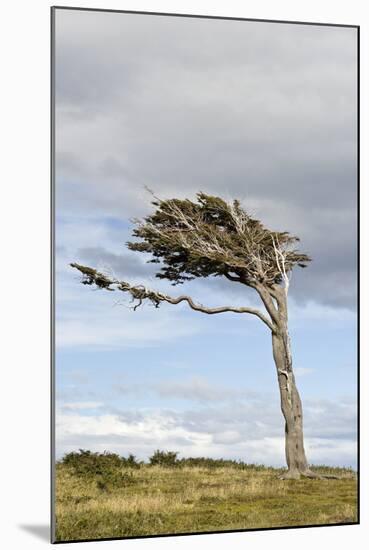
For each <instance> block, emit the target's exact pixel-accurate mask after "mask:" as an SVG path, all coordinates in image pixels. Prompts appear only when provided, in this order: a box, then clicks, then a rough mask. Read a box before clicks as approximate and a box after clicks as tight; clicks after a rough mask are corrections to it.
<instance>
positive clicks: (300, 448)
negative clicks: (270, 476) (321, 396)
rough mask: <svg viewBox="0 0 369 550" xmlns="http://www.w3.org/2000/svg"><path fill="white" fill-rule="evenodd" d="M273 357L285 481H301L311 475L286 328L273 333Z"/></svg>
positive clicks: (299, 400)
mask: <svg viewBox="0 0 369 550" xmlns="http://www.w3.org/2000/svg"><path fill="white" fill-rule="evenodd" d="M272 339H273V356H274V361H275V364H276V367H277V376H278V384H279V391H280V397H281V409H282V413H283V416H284V419H285V452H286V461H287V466H288V472H287V474H286V475H285V476H283V477H286V478H292V479H298V478H299V477H300V475H301V474H302V475H310V474H311V472H310V470H309V466H308V463H307V460H306V456H305V449H304V434H303V419H302V405H301V399H300V396H299V393H298V391H297V387H296V382H295V377H294V374H293V370H292V359H291V353H290V346H289V336H288V330H287V327H286V326H285V327H283V328H282V329H281V330H279V331H278V334H275V333H273V335H272Z"/></svg>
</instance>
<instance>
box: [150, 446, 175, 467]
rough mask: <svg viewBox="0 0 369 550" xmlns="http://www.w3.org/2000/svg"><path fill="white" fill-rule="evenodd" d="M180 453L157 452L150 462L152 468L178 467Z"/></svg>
mask: <svg viewBox="0 0 369 550" xmlns="http://www.w3.org/2000/svg"><path fill="white" fill-rule="evenodd" d="M177 456H178V453H176V452H173V451H159V450H157V451H155V453H154V454H153V455H152V456H150V458H149V461H150V464H151V465H152V466H177V465H178V462H179V461H178V460H177Z"/></svg>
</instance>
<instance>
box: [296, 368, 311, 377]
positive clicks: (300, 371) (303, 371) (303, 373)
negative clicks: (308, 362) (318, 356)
mask: <svg viewBox="0 0 369 550" xmlns="http://www.w3.org/2000/svg"><path fill="white" fill-rule="evenodd" d="M293 370H294V372H295V374H297V376H298V377H300V376H306V375H307V374H311V373H312V372H314V370H315V369H310V368H309V367H295V368H294V369H293Z"/></svg>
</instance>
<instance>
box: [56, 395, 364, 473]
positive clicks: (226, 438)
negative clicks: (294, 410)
mask: <svg viewBox="0 0 369 550" xmlns="http://www.w3.org/2000/svg"><path fill="white" fill-rule="evenodd" d="M355 428H356V408H355V405H354V403H348V402H344V401H343V402H338V403H336V402H329V401H322V400H320V401H318V400H317V401H314V402H309V401H308V402H307V403H306V406H305V442H306V450H307V455H308V460H309V461H310V462H312V463H315V464H317V463H320V464H322V463H324V464H331V465H341V466H342V465H346V466H350V465H351V466H354V467H355V466H356V434H355ZM283 430H284V428H283V418H282V416H281V413H280V411H279V405H278V403H277V402H276V401H271V400H269V401H265V399H263V398H262V396H259V400H257V399H255V400H254V401H253V402H247V403H239V402H234V403H232V404H224V403H223V404H219V405H218V406H217V405H214V406H207V407H205V406H203V407H201V408H193V409H188V410H183V411H175V410H170V409H164V408H155V409H154V408H147V409H141V410H140V411H137V412H136V413H135V412H134V411H117V410H110V411H109V408H108V407H107V408H105V410H102V412H101V414H93V415H91V414H89V415H88V416H84V415H83V414H81V413H78V412H76V411H75V410H70V411H67V410H65V408H63V407H61V408H60V409H58V411H57V415H56V439H57V456H61V455H62V454H63V453H65V452H69V451H71V450H75V449H78V448H88V449H91V450H95V451H100V452H101V451H104V450H110V451H115V452H118V453H120V454H123V455H127V454H128V453H133V454H135V455H137V456H139V457H140V458H144V459H147V457H148V456H150V455H151V454H152V453H153V451H154V450H155V449H157V448H160V449H164V450H174V451H178V452H180V453H181V455H182V456H209V457H223V458H233V459H241V460H244V461H246V462H249V463H251V462H252V463H262V464H267V465H268V464H269V465H276V466H281V465H284V461H285V459H284V437H283Z"/></svg>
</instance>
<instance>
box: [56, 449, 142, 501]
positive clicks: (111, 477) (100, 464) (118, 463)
mask: <svg viewBox="0 0 369 550" xmlns="http://www.w3.org/2000/svg"><path fill="white" fill-rule="evenodd" d="M61 462H62V463H63V464H65V465H66V466H68V467H70V468H71V469H72V471H73V474H75V475H77V476H80V477H83V478H91V479H93V480H94V481H95V482H96V485H97V487H98V489H100V490H101V491H107V490H108V489H109V488H110V487H124V486H126V485H129V484H131V483H134V478H133V475H132V473H128V472H127V471H125V470H126V468H139V467H140V465H141V463H139V462H137V460H136V457H135V456H134V455H132V454H130V455H128V458H124V457H122V456H119V455H117V454H116V453H109V452H107V451H104V452H103V453H92V452H91V451H86V450H84V449H79V451H78V452H71V453H68V454H66V455H64V457H63V458H62V461H61Z"/></svg>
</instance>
